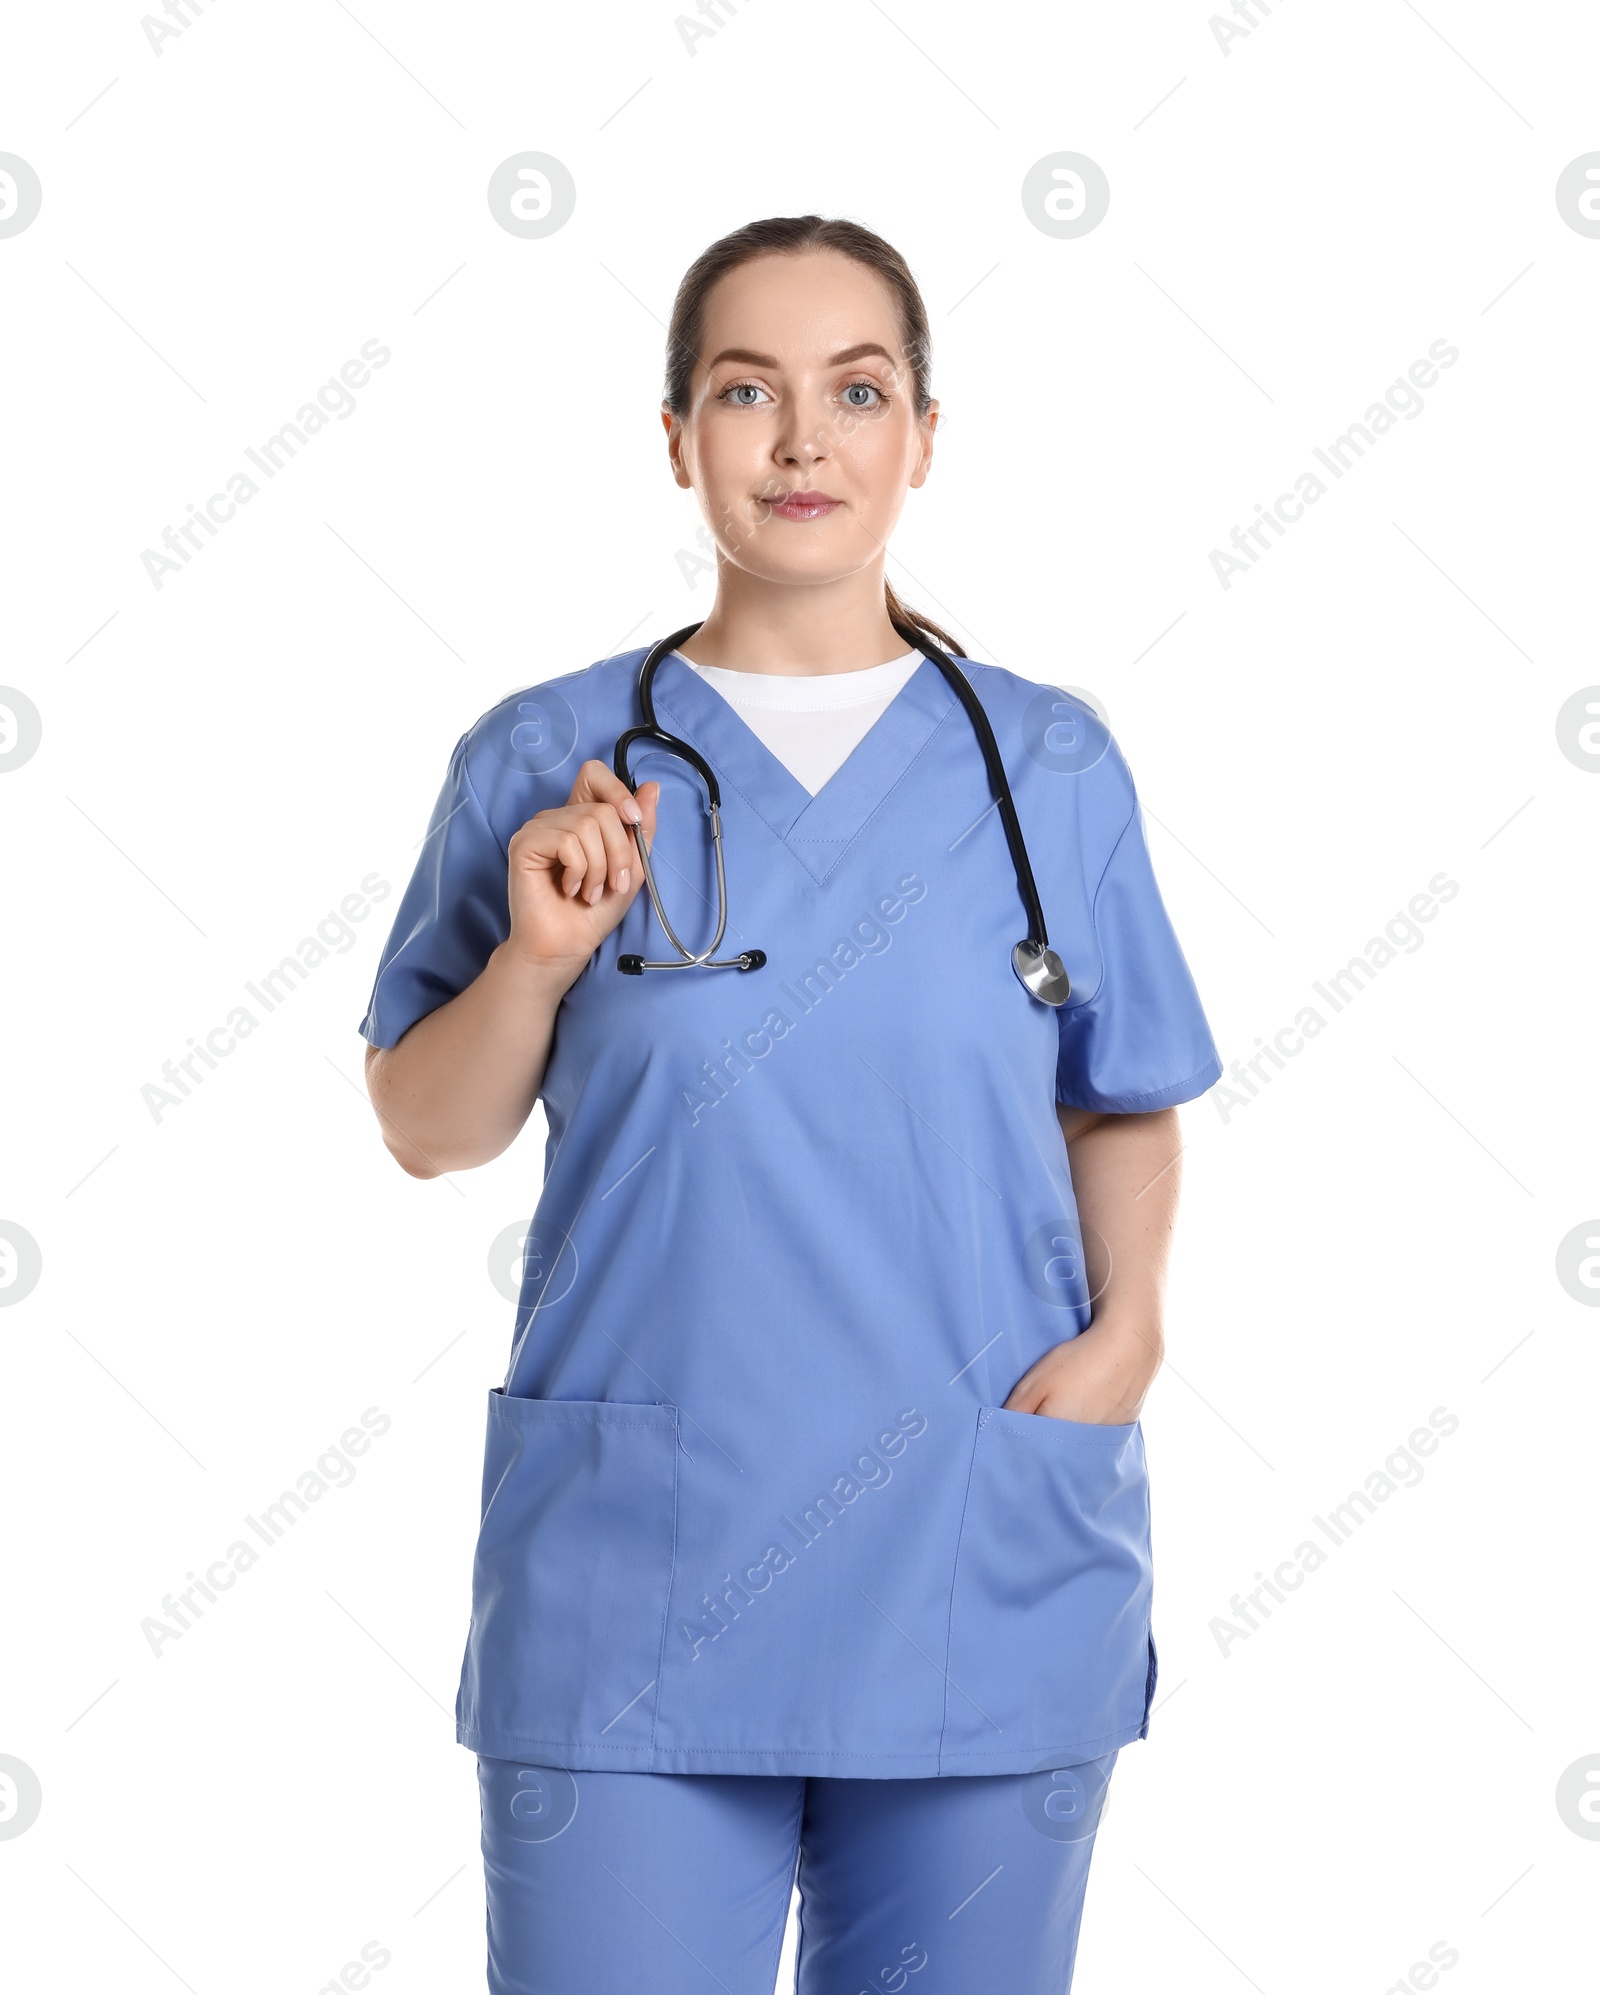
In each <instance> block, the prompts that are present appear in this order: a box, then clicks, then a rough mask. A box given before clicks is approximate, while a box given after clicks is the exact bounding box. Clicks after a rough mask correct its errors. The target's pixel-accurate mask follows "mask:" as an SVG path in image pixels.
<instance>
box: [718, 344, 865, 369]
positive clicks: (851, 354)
mask: <svg viewBox="0 0 1600 1995" xmlns="http://www.w3.org/2000/svg"><path fill="white" fill-rule="evenodd" d="M869 353H876V354H881V355H882V356H883V358H884V359H885V360H887V361H888V362H889V363H890V364H891V365H894V364H895V358H894V355H893V354H892V353H891V352H890V351H889V349H888V348H887V347H886V346H879V344H878V342H877V341H876V340H875V339H866V340H863V341H862V342H861V343H860V345H859V346H847V347H846V348H845V349H844V351H843V352H842V353H836V354H835V355H834V356H833V358H832V359H831V360H830V361H829V362H828V363H827V364H828V366H829V367H844V366H847V365H848V364H849V363H850V362H851V361H852V360H865V359H866V357H867V355H868V354H869ZM724 360H737V361H739V362H741V363H742V365H744V366H746V367H780V366H781V365H782V364H783V363H782V362H781V361H780V360H778V359H777V357H776V356H775V355H773V354H770V353H752V352H751V351H750V349H749V348H748V347H745V346H728V347H724V348H723V350H722V351H721V353H719V354H718V355H717V357H716V359H715V360H709V361H707V362H706V366H707V368H708V369H709V368H712V367H720V366H721V364H722V362H723V361H724Z"/></svg>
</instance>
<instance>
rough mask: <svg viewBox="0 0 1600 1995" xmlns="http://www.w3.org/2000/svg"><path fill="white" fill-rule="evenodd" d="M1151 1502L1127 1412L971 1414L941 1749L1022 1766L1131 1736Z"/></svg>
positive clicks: (1142, 1641) (982, 1410)
mask: <svg viewBox="0 0 1600 1995" xmlns="http://www.w3.org/2000/svg"><path fill="white" fill-rule="evenodd" d="M1150 1601H1151V1571H1150V1501H1149V1486H1148V1483H1147V1481H1146V1477H1145V1460H1144V1441H1143V1437H1142V1434H1141V1432H1140V1428H1139V1424H1138V1422H1137V1421H1135V1422H1133V1423H1132V1424H1131V1425H1128V1426H1119V1427H1097V1426H1090V1425H1087V1424H1084V1423H1081V1422H1078V1421H1075V1420H1057V1419H1055V1418H1053V1417H1052V1416H1051V1415H1049V1414H1040V1413H1019V1412H1015V1411H1008V1410H1006V1409H1005V1408H1003V1407H998V1406H981V1407H979V1408H978V1409H977V1432H976V1434H975V1435H974V1438H973V1453H972V1471H971V1479H970V1482H969V1485H968V1489H967V1505H966V1514H965V1516H964V1517H963V1519H962V1525H961V1539H960V1543H959V1546H958V1548H957V1552H956V1567H955V1582H954V1587H953V1590H952V1596H951V1602H950V1649H949V1662H948V1665H947V1667H948V1683H947V1688H946V1692H945V1728H944V1741H943V1746H942V1755H943V1758H944V1759H945V1760H948V1761H949V1762H950V1763H951V1770H952V1771H955V1770H957V1769H958V1768H959V1765H960V1762H961V1760H962V1758H963V1756H964V1755H967V1756H970V1755H975V1754H983V1755H985V1756H986V1757H992V1756H995V1755H1010V1754H1015V1755H1017V1756H1018V1759H1019V1760H1022V1761H1025V1763H1026V1765H1027V1767H1028V1768H1030V1769H1031V1767H1032V1766H1033V1764H1034V1762H1035V1761H1036V1760H1037V1759H1038V1757H1039V1756H1040V1755H1042V1754H1045V1753H1050V1752H1055V1751H1061V1752H1064V1753H1071V1754H1074V1755H1076V1756H1077V1757H1078V1758H1080V1759H1081V1758H1084V1757H1086V1756H1088V1755H1091V1754H1094V1753H1097V1752H1103V1751H1105V1750H1107V1749H1108V1748H1110V1747H1112V1746H1116V1745H1120V1744H1122V1743H1125V1742H1126V1741H1127V1740H1129V1739H1133V1738H1137V1737H1139V1736H1141V1734H1142V1732H1143V1730H1144V1726H1145V1722H1146V1713H1147V1708H1148V1697H1149V1690H1150V1682H1151V1643H1150Z"/></svg>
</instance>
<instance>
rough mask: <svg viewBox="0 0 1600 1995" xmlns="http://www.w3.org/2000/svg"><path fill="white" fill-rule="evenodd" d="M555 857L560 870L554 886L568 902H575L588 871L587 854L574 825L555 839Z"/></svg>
mask: <svg viewBox="0 0 1600 1995" xmlns="http://www.w3.org/2000/svg"><path fill="white" fill-rule="evenodd" d="M555 857H556V860H557V863H558V865H559V866H560V869H561V870H560V876H559V878H558V879H557V881H556V885H557V886H558V887H560V889H561V891H562V893H563V894H565V895H566V897H567V899H568V900H576V899H577V897H578V894H579V893H580V892H581V891H582V888H583V883H584V879H585V877H586V876H587V874H588V871H589V854H588V852H587V850H586V849H585V847H584V843H583V838H582V835H581V834H580V832H579V830H578V827H577V826H576V825H573V826H571V827H570V828H569V829H568V830H566V831H563V832H562V833H561V834H560V835H559V837H558V838H557V840H556V849H555Z"/></svg>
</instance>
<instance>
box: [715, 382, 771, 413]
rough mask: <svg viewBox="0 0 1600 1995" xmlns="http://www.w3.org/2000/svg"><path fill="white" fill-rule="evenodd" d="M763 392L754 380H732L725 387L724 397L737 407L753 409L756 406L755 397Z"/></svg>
mask: <svg viewBox="0 0 1600 1995" xmlns="http://www.w3.org/2000/svg"><path fill="white" fill-rule="evenodd" d="M763 392H764V391H763V390H762V389H761V387H760V386H759V385H758V384H757V383H756V382H754V381H732V382H730V383H729V384H728V386H727V387H726V388H724V389H723V391H722V399H723V400H724V401H725V402H731V403H732V404H733V406H734V407H735V408H736V409H753V408H755V407H756V399H755V398H756V397H757V396H758V395H760V394H761V393H763Z"/></svg>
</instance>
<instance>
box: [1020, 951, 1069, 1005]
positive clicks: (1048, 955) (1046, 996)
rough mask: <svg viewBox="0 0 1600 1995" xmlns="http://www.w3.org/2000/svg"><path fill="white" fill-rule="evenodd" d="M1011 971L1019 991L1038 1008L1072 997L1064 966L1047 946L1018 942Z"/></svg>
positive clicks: (1062, 1002)
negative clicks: (1032, 997) (1023, 991)
mask: <svg viewBox="0 0 1600 1995" xmlns="http://www.w3.org/2000/svg"><path fill="white" fill-rule="evenodd" d="M1011 967H1012V969H1013V970H1015V971H1016V973H1017V981H1018V983H1020V984H1021V985H1022V988H1023V989H1024V990H1025V991H1027V992H1029V993H1030V994H1031V995H1032V996H1034V997H1036V998H1037V999H1038V1000H1039V1002H1040V1003H1041V1004H1050V1005H1062V1004H1065V1003H1066V1001H1067V999H1068V998H1069V997H1070V996H1071V994H1072V980H1071V978H1069V977H1068V975H1067V966H1066V964H1065V963H1063V962H1062V960H1061V958H1060V957H1059V956H1058V955H1057V954H1056V952H1055V951H1054V950H1053V949H1051V948H1049V947H1048V946H1047V945H1046V944H1043V943H1039V942H1035V941H1033V940H1032V939H1031V938H1030V939H1029V940H1027V941H1023V942H1019V943H1018V944H1017V946H1016V948H1015V949H1013V950H1012V952H1011Z"/></svg>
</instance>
